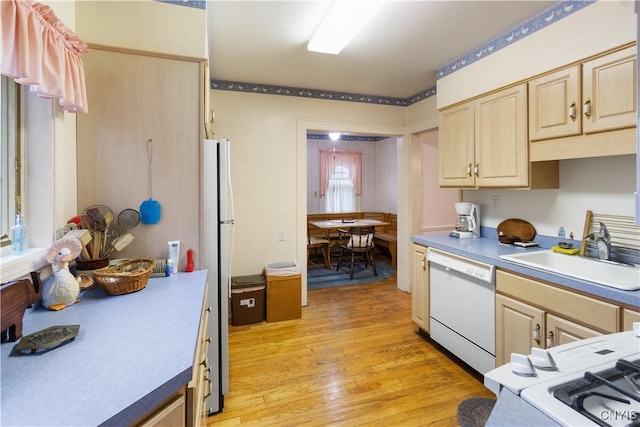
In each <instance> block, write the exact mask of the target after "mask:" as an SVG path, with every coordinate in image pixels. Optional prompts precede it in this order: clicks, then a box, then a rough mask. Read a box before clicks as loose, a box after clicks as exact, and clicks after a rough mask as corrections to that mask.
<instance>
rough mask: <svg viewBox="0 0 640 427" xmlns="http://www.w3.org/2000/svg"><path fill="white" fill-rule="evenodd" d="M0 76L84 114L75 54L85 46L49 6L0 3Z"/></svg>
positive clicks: (28, 0) (84, 96) (81, 73)
mask: <svg viewBox="0 0 640 427" xmlns="http://www.w3.org/2000/svg"><path fill="white" fill-rule="evenodd" d="M0 34H1V37H2V39H1V40H0V43H1V44H0V49H1V50H0V73H2V74H4V75H7V76H9V77H12V78H14V79H15V81H16V82H18V83H21V84H28V85H30V89H31V91H33V92H36V93H37V94H38V96H41V97H43V98H54V99H58V100H59V103H60V105H61V106H62V107H63V108H64V109H65V110H67V111H70V112H74V113H86V112H87V111H88V109H87V93H86V88H85V81H84V68H83V66H82V60H81V58H80V54H81V53H82V52H86V51H87V50H88V48H87V45H86V43H84V42H83V41H82V40H80V39H79V38H78V36H76V35H75V34H74V33H73V32H72V31H71V30H70V29H69V28H67V27H66V26H65V25H64V24H63V23H62V22H61V21H60V20H59V19H58V18H57V17H56V15H55V14H54V13H53V11H52V10H51V8H50V7H49V6H46V5H43V4H40V3H36V2H34V1H31V0H19V1H18V0H0Z"/></svg>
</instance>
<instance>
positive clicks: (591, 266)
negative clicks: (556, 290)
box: [500, 250, 640, 291]
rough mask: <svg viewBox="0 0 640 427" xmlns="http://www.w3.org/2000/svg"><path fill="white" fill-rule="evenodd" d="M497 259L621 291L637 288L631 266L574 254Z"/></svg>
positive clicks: (638, 273)
mask: <svg viewBox="0 0 640 427" xmlns="http://www.w3.org/2000/svg"><path fill="white" fill-rule="evenodd" d="M500 258H502V259H504V260H506V261H510V262H514V263H516V264H521V265H526V266H528V267H533V268H537V269H540V270H546V271H552V272H554V273H559V274H564V275H566V276H571V277H575V278H578V279H583V280H588V281H590V282H595V283H598V284H601V285H605V286H610V287H612V288H617V289H622V290H625V291H635V290H638V289H640V267H638V266H635V265H631V264H629V265H625V264H618V263H611V262H608V261H602V260H597V259H592V258H585V257H581V256H577V255H565V254H560V253H556V252H553V251H552V250H542V251H535V252H524V253H518V254H512V255H501V256H500Z"/></svg>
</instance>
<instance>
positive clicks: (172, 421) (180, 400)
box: [138, 394, 187, 427]
mask: <svg viewBox="0 0 640 427" xmlns="http://www.w3.org/2000/svg"><path fill="white" fill-rule="evenodd" d="M186 410H187V402H186V399H185V396H184V394H181V395H180V396H178V397H176V398H174V399H173V400H171V401H170V402H169V403H167V404H166V405H164V406H162V407H161V408H160V409H159V410H157V411H156V412H155V413H154V414H153V415H151V417H150V418H147V419H146V420H145V421H143V422H142V423H141V424H138V426H139V427H185V426H186V419H185V414H186Z"/></svg>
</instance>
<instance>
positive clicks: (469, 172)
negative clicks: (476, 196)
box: [467, 163, 473, 176]
mask: <svg viewBox="0 0 640 427" xmlns="http://www.w3.org/2000/svg"><path fill="white" fill-rule="evenodd" d="M472 166H473V165H472V164H471V163H469V165H468V166H467V175H469V176H471V167H472Z"/></svg>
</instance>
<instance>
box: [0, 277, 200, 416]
mask: <svg viewBox="0 0 640 427" xmlns="http://www.w3.org/2000/svg"><path fill="white" fill-rule="evenodd" d="M206 282H207V271H206V270H201V271H195V272H193V273H178V274H177V275H175V276H171V277H162V278H151V279H149V282H148V283H147V286H146V288H144V289H142V290H140V291H138V292H134V293H131V294H126V295H118V296H108V295H107V294H105V293H104V292H103V291H102V290H101V289H92V290H87V291H84V292H82V293H81V294H80V299H81V301H80V302H79V303H76V304H74V305H72V306H70V307H67V308H65V309H63V310H61V311H58V312H53V311H48V310H46V309H44V308H42V307H37V308H34V309H33V310H32V309H27V312H26V313H25V316H24V319H23V336H27V335H29V334H32V333H34V332H38V331H41V330H43V329H45V328H48V327H51V326H61V325H80V330H79V333H78V336H77V337H76V339H75V340H74V341H71V342H69V343H67V344H64V345H62V346H60V347H58V348H55V349H52V350H49V351H47V352H38V353H36V354H30V353H21V352H19V351H16V350H14V347H15V345H16V344H17V343H18V342H19V340H18V341H16V342H14V343H3V344H2V345H1V350H2V359H1V368H2V372H1V375H2V376H1V386H2V396H1V405H0V408H1V409H0V411H1V414H0V421H1V422H0V424H1V425H3V426H26V425H29V426H45V425H46V426H56V425H59V426H89V425H94V426H95V425H127V424H129V423H131V422H133V421H135V420H136V419H138V418H139V417H140V416H142V415H143V414H145V413H147V412H148V411H149V410H150V409H152V408H153V407H154V406H155V405H157V404H158V403H160V402H161V401H163V400H164V399H166V398H167V397H169V396H170V395H172V394H173V393H175V392H176V391H177V390H179V389H180V388H181V387H183V386H185V385H186V384H187V383H188V382H189V381H191V378H192V365H193V362H194V356H195V351H196V345H197V339H198V327H199V324H200V317H201V313H202V306H203V299H204V295H205V289H206Z"/></svg>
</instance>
